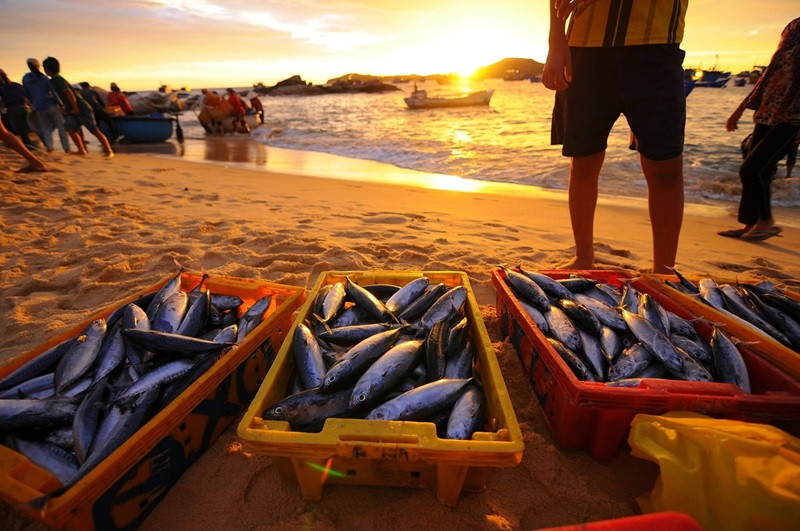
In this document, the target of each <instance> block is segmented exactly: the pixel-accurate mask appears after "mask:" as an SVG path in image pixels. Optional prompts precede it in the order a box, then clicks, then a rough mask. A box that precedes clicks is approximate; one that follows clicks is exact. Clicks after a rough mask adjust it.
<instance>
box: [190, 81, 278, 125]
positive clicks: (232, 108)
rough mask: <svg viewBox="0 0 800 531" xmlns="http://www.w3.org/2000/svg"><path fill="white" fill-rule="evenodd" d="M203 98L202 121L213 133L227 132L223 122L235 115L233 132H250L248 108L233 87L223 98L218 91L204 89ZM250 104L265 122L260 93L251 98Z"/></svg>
mask: <svg viewBox="0 0 800 531" xmlns="http://www.w3.org/2000/svg"><path fill="white" fill-rule="evenodd" d="M201 92H202V93H203V99H202V101H201V102H200V108H201V111H200V116H199V118H200V122H201V123H202V124H203V125H204V126H205V127H206V128H207V129H208V131H209V132H210V133H212V134H220V135H221V134H225V132H226V127H225V124H224V122H223V120H224V119H225V118H227V117H228V116H231V117H233V120H232V122H231V125H230V127H231V129H232V130H233V132H238V133H245V134H248V133H250V126H249V125H248V124H247V120H246V119H245V116H246V114H247V109H246V107H245V103H244V102H243V101H242V98H240V97H239V94H237V93H236V91H235V90H233V89H232V88H228V89H226V90H225V97H224V98H223V97H222V96H220V95H219V94H217V92H216V91H212V90H208V89H203V90H202V91H201ZM250 106H251V108H252V109H253V110H255V111H256V112H257V113H258V114H259V116H260V117H261V123H262V124H263V123H264V106H263V105H262V104H261V100H259V99H258V95H256V96H253V97H252V98H250Z"/></svg>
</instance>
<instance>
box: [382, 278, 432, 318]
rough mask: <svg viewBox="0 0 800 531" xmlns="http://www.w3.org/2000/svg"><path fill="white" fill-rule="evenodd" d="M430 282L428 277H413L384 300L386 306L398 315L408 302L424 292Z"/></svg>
mask: <svg viewBox="0 0 800 531" xmlns="http://www.w3.org/2000/svg"><path fill="white" fill-rule="evenodd" d="M430 283H431V281H430V279H429V278H428V277H420V278H415V279H414V280H412V281H411V282H409V283H408V284H406V285H405V286H403V287H401V288H400V289H399V290H397V291H396V292H395V293H394V294H393V295H392V296H391V297H389V299H388V300H387V301H386V308H387V309H388V310H389V311H390V312H392V313H393V314H395V315H400V314H401V313H402V312H403V310H405V309H406V308H407V307H408V305H409V304H411V303H412V302H414V301H415V300H417V299H418V298H419V297H421V296H422V294H423V293H425V290H426V289H428V286H430Z"/></svg>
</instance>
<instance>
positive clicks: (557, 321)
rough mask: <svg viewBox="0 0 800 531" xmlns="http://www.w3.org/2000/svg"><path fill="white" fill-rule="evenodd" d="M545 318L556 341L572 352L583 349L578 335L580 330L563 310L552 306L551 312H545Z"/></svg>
mask: <svg viewBox="0 0 800 531" xmlns="http://www.w3.org/2000/svg"><path fill="white" fill-rule="evenodd" d="M544 318H545V319H547V325H548V327H549V328H550V333H551V334H552V335H553V337H554V338H555V339H557V340H559V341H560V342H561V343H563V344H564V345H565V346H566V347H567V348H569V349H570V350H572V351H577V350H580V349H581V336H580V334H579V333H578V329H577V328H576V327H575V325H574V324H573V322H572V320H570V318H569V317H567V314H566V313H564V311H563V310H561V308H559V307H558V306H551V307H550V311H548V312H545V314H544Z"/></svg>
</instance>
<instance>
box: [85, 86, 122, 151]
mask: <svg viewBox="0 0 800 531" xmlns="http://www.w3.org/2000/svg"><path fill="white" fill-rule="evenodd" d="M79 85H80V87H81V89H80V93H81V97H83V99H84V100H86V103H88V104H89V106H91V108H92V112H93V113H94V121H95V122H97V126H98V127H101V124H105V127H106V131H107V132H108V133H109V134H110V135H111V136H112V139H113V138H116V137H117V128H116V127H115V126H114V121H113V120H112V119H111V116H109V115H108V113H107V112H106V104H105V103H104V102H103V98H102V96H100V94H98V93H97V91H96V90H94V89H93V88H92V86H91V85H89V83H88V82H86V81H81V82H80V83H79ZM101 129H102V127H101ZM103 134H105V133H103ZM106 138H108V137H106ZM112 139H109V142H111V141H112Z"/></svg>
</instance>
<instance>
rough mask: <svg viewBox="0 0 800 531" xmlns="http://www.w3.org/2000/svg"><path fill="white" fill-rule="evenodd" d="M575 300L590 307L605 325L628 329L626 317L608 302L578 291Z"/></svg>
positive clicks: (615, 328) (622, 329) (620, 329)
mask: <svg viewBox="0 0 800 531" xmlns="http://www.w3.org/2000/svg"><path fill="white" fill-rule="evenodd" d="M574 300H575V302H577V303H579V304H582V305H583V306H585V307H586V308H588V309H589V310H590V311H591V312H592V313H593V314H594V316H595V317H596V318H597V320H598V321H600V322H601V323H602V324H603V325H605V326H608V327H610V328H613V329H614V330H619V331H620V332H624V331H625V330H627V328H628V325H627V324H625V319H623V318H622V316H621V315H620V314H619V311H617V309H616V308H612V307H611V306H609V305H608V304H606V303H604V302H602V301H599V300H597V299H595V298H593V297H590V296H588V295H584V294H583V293H576V294H575V296H574Z"/></svg>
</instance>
